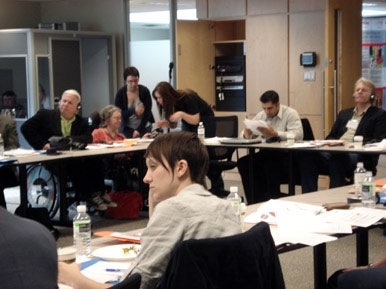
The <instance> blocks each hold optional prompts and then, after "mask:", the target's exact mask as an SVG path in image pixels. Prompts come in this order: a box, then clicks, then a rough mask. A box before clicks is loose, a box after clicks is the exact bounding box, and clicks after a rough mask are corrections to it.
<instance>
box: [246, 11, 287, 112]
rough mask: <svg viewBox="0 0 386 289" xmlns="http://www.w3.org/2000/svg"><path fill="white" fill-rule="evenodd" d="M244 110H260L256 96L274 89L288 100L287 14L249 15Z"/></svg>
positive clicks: (283, 101)
mask: <svg viewBox="0 0 386 289" xmlns="http://www.w3.org/2000/svg"><path fill="white" fill-rule="evenodd" d="M246 39H247V49H246V77H247V113H251V114H256V113H257V112H258V111H260V110H261V105H260V101H259V97H260V95H261V94H262V93H263V92H264V91H266V90H269V89H273V90H275V91H277V92H278V93H279V95H280V101H281V103H283V104H287V103H288V23H287V15H281V14H280V15H266V16H258V17H256V16H252V17H248V18H247V25H246Z"/></svg>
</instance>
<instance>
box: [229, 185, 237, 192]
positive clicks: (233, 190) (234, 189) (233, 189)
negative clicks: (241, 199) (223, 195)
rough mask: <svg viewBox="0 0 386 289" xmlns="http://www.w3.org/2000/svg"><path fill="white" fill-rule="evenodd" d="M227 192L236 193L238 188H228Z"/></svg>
mask: <svg viewBox="0 0 386 289" xmlns="http://www.w3.org/2000/svg"><path fill="white" fill-rule="evenodd" d="M229 190H230V192H231V193H237V192H238V191H239V188H238V187H236V186H234V187H230V188H229Z"/></svg>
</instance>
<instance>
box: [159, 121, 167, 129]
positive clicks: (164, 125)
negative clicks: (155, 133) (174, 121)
mask: <svg viewBox="0 0 386 289" xmlns="http://www.w3.org/2000/svg"><path fill="white" fill-rule="evenodd" d="M156 126H157V127H159V128H165V127H169V122H168V121H167V120H159V121H157V122H156Z"/></svg>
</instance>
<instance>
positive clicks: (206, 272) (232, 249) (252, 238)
mask: <svg viewBox="0 0 386 289" xmlns="http://www.w3.org/2000/svg"><path fill="white" fill-rule="evenodd" d="M156 288H157V289H177V288H184V289H196V288H221V289H235V288H243V289H252V288H253V289H284V288H285V284H284V279H283V273H282V270H281V265H280V261H279V258H278V254H277V251H276V247H275V244H274V241H273V239H272V236H271V232H270V229H269V226H268V224H267V223H265V222H261V223H258V224H256V225H255V226H253V227H252V228H251V229H250V230H248V231H246V232H245V233H241V234H237V235H234V236H229V237H223V238H212V239H201V240H196V239H191V240H186V241H183V242H182V243H180V244H179V245H178V246H177V247H176V248H175V249H174V251H173V252H172V255H171V259H170V261H169V264H168V266H167V268H166V271H165V273H164V275H163V276H162V278H161V280H160V282H159V284H158V286H157V287H156Z"/></svg>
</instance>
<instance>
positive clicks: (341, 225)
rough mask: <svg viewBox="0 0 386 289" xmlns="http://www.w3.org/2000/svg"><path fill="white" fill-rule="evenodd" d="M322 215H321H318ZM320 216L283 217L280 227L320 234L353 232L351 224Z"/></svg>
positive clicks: (279, 223)
mask: <svg viewBox="0 0 386 289" xmlns="http://www.w3.org/2000/svg"><path fill="white" fill-rule="evenodd" d="M318 216H320V215H318ZM318 216H308V217H307V218H304V217H298V216H291V217H287V218H281V219H280V221H279V222H278V224H277V225H278V228H279V229H285V230H290V231H302V232H308V233H319V234H338V233H339V234H351V233H352V227H351V225H350V224H348V223H345V222H341V221H339V220H336V221H334V222H326V221H324V220H323V219H320V218H318Z"/></svg>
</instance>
